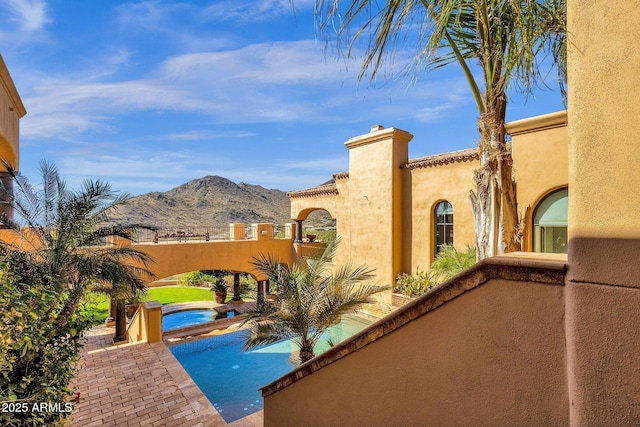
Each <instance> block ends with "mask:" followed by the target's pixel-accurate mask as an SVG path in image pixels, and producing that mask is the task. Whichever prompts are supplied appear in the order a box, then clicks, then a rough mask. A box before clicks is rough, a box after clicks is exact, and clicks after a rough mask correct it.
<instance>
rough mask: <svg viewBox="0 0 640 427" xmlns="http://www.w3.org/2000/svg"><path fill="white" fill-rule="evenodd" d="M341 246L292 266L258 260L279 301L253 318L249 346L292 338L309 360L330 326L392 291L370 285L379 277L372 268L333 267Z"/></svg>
mask: <svg viewBox="0 0 640 427" xmlns="http://www.w3.org/2000/svg"><path fill="white" fill-rule="evenodd" d="M337 245H338V241H337V240H334V241H333V242H331V243H329V245H328V246H327V248H326V250H325V251H324V253H323V254H322V256H320V257H319V258H317V259H309V260H307V261H306V264H305V265H294V266H291V267H290V266H288V265H286V264H284V263H282V262H280V261H279V260H277V259H273V258H271V257H268V256H261V257H259V258H257V259H255V260H254V263H253V264H254V265H255V267H256V268H257V269H258V271H260V272H261V273H263V274H264V275H265V276H266V277H268V279H269V280H270V282H271V283H272V285H273V286H274V288H275V289H274V292H273V294H274V296H275V300H274V301H272V302H267V303H265V304H264V307H263V308H262V310H261V312H260V313H259V315H258V316H257V317H253V318H251V319H250V320H249V321H248V328H247V329H246V331H245V336H244V338H245V344H244V348H245V349H251V348H253V347H255V346H257V345H260V344H270V343H274V342H278V341H281V340H285V339H291V340H292V341H293V342H294V343H295V344H296V345H297V346H298V348H299V350H300V361H301V363H304V362H306V361H308V360H310V359H312V358H313V357H314V347H315V345H316V343H317V342H318V340H319V339H320V338H321V336H322V334H323V333H324V332H325V331H326V330H327V329H328V328H329V327H331V326H333V325H335V324H337V323H338V322H339V321H340V319H341V317H342V316H343V315H344V314H348V313H351V312H353V311H354V310H356V309H357V308H358V307H360V306H361V305H363V304H368V303H371V302H373V300H372V296H373V295H374V294H376V293H378V292H381V291H383V290H385V289H387V288H386V287H380V286H373V285H370V284H368V283H366V282H367V281H368V280H370V279H371V278H372V277H373V275H372V272H373V270H371V269H369V268H367V267H364V266H362V267H358V268H350V267H349V266H343V267H340V268H337V269H335V270H330V269H329V265H328V260H329V259H331V257H332V256H333V255H334V253H335V250H336V248H337Z"/></svg>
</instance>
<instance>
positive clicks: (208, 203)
mask: <svg viewBox="0 0 640 427" xmlns="http://www.w3.org/2000/svg"><path fill="white" fill-rule="evenodd" d="M290 215H291V213H290V203H289V198H288V197H287V194H286V193H285V192H283V191H280V190H270V189H266V188H263V187H261V186H259V185H251V184H245V183H240V184H236V183H234V182H232V181H230V180H228V179H226V178H222V177H219V176H206V177H204V178H199V179H194V180H192V181H189V182H187V183H186V184H182V185H180V186H178V187H176V188H173V189H171V190H169V191H166V192H164V193H160V192H153V193H147V194H143V195H141V196H136V197H133V198H131V199H130V200H129V202H128V203H127V204H126V205H125V206H123V207H121V208H120V210H119V212H118V215H117V217H116V219H117V220H118V221H119V222H129V223H145V224H149V225H158V226H165V225H166V226H170V225H181V226H198V225H225V224H229V223H232V222H237V223H245V224H252V223H258V222H273V223H279V224H281V223H285V222H290V221H291V220H290Z"/></svg>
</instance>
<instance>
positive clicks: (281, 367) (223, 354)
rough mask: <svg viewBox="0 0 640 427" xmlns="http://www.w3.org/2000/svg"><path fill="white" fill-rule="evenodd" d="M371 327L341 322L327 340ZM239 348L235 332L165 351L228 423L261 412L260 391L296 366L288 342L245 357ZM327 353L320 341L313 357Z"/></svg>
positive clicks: (239, 336) (360, 321) (239, 339)
mask: <svg viewBox="0 0 640 427" xmlns="http://www.w3.org/2000/svg"><path fill="white" fill-rule="evenodd" d="M369 324H370V323H369V322H367V321H366V320H363V319H356V318H344V319H343V320H342V322H341V323H340V324H338V325H336V326H334V327H332V328H331V329H330V330H329V331H327V333H326V337H331V339H332V340H333V341H334V342H339V341H343V340H344V339H346V338H348V337H350V336H352V335H353V334H355V333H356V332H358V331H360V330H361V329H364V328H365V327H367V326H368V325H369ZM242 344H243V340H242V332H233V333H228V334H224V335H220V336H215V337H209V338H203V339H199V340H196V341H191V342H188V343H184V344H178V345H174V346H171V347H169V349H170V350H171V352H172V353H173V355H174V356H175V358H176V359H177V360H178V361H179V362H180V364H181V365H182V366H183V368H184V369H185V371H187V373H188V374H189V375H190V376H191V378H192V379H193V381H194V382H195V383H196V384H197V385H198V387H199V388H200V390H202V392H203V393H204V394H205V396H207V398H208V399H209V400H210V401H211V403H212V404H213V406H214V407H215V408H216V410H217V411H218V412H219V413H220V415H222V417H223V418H224V419H225V421H226V422H228V423H230V422H232V421H235V420H238V419H240V418H243V417H246V416H247V415H250V414H252V413H254V412H258V411H260V410H261V409H262V408H263V401H262V394H261V393H260V392H259V391H258V388H260V387H263V386H265V385H267V384H269V383H270V382H272V381H274V380H276V379H277V378H279V377H281V376H282V375H284V374H286V373H287V372H289V371H291V370H292V369H293V368H294V367H295V365H294V364H293V363H292V362H291V361H290V358H291V353H292V351H295V350H297V347H296V346H295V344H293V343H292V342H291V341H284V342H278V343H275V344H271V345H268V346H262V347H258V348H255V349H253V350H251V351H247V352H245V351H243V350H242ZM328 348H329V346H328V344H327V343H326V339H322V340H321V342H319V343H318V345H317V346H316V349H315V350H316V351H315V353H316V355H317V354H320V353H321V352H323V351H326V350H327V349H328Z"/></svg>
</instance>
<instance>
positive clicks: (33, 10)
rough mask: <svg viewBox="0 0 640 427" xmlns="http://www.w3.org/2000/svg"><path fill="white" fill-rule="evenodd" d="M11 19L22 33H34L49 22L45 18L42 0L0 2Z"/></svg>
mask: <svg viewBox="0 0 640 427" xmlns="http://www.w3.org/2000/svg"><path fill="white" fill-rule="evenodd" d="M0 4H3V5H4V6H5V7H6V8H7V10H8V12H9V13H10V14H11V19H12V20H13V21H14V22H17V23H18V25H19V26H20V28H21V29H22V30H23V31H36V30H40V29H42V28H43V27H44V25H45V24H46V23H48V22H50V20H49V18H48V17H47V5H46V3H45V2H44V1H42V0H2V1H0Z"/></svg>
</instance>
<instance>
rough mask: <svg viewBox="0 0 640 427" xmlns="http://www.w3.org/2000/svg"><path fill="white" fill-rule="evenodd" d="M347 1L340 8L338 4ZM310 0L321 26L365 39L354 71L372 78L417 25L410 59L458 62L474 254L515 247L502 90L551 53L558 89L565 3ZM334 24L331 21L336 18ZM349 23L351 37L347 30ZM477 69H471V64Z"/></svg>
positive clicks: (518, 231)
mask: <svg viewBox="0 0 640 427" xmlns="http://www.w3.org/2000/svg"><path fill="white" fill-rule="evenodd" d="M344 3H346V7H340V6H341V4H344ZM379 3H380V2H377V1H373V0H346V1H345V2H342V3H341V2H339V0H333V1H325V0H316V11H317V13H318V14H320V13H321V11H322V10H326V14H325V15H324V16H325V17H326V18H325V20H324V22H322V23H321V24H322V28H324V29H333V28H336V26H337V28H338V36H339V40H340V39H346V40H347V41H348V43H349V50H348V54H349V55H350V54H351V53H352V48H353V47H354V46H355V42H356V41H357V40H359V39H361V38H364V37H367V35H368V37H369V39H368V43H369V44H368V50H367V53H366V55H365V59H364V64H363V67H362V70H361V72H360V78H362V77H363V76H364V75H365V73H366V70H368V69H371V70H372V73H371V77H372V78H373V77H374V76H375V75H376V73H377V72H378V71H379V70H380V67H381V65H382V63H383V59H384V56H385V54H386V53H387V52H388V51H389V50H392V49H393V47H394V46H393V45H394V43H396V42H397V41H398V38H399V36H400V35H401V34H405V35H406V34H409V33H410V31H413V30H415V29H418V30H419V32H420V33H419V34H418V35H417V36H416V37H414V39H415V40H417V42H418V44H419V51H418V52H419V53H418V54H417V55H416V61H417V63H419V64H426V65H427V66H429V67H432V68H436V67H442V66H445V65H448V64H450V63H458V64H459V66H460V67H461V68H462V71H463V72H464V75H465V77H466V79H467V82H468V84H469V87H470V89H471V92H472V94H473V97H474V99H475V103H476V107H477V109H478V114H479V118H478V130H479V132H480V142H479V157H480V166H479V168H478V169H477V170H476V171H475V173H474V177H473V180H474V186H475V189H474V190H471V193H470V200H471V204H472V209H473V212H474V219H475V229H476V244H477V254H478V258H479V259H484V258H486V257H489V256H492V255H495V254H499V253H503V252H511V251H516V250H520V248H521V238H522V230H523V224H522V219H521V218H520V216H519V213H518V206H517V198H516V183H515V181H514V179H513V173H512V158H511V152H510V148H509V146H508V144H507V143H506V139H505V128H504V125H505V117H506V109H507V95H506V94H507V91H508V89H509V88H510V87H513V86H515V87H517V88H519V89H521V90H523V91H525V92H528V91H530V90H531V89H532V88H534V87H536V85H538V84H539V83H540V81H542V79H541V77H542V74H541V65H540V59H541V57H543V56H544V55H545V54H547V53H548V54H551V55H552V56H553V59H554V62H555V63H556V64H557V65H558V72H559V80H560V82H561V89H562V90H563V93H564V85H563V82H564V81H565V77H566V76H565V69H566V67H565V62H566V54H565V51H566V50H565V32H566V31H565V30H566V24H565V22H566V0H387V1H386V2H384V4H382V5H380V6H379ZM336 21H337V23H336ZM354 27H355V29H356V31H355V34H352V31H353V28H354ZM471 60H473V61H477V62H478V65H479V66H480V69H481V71H482V73H481V75H480V76H476V75H474V74H473V72H472V69H471V66H470V65H469V61H471Z"/></svg>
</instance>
